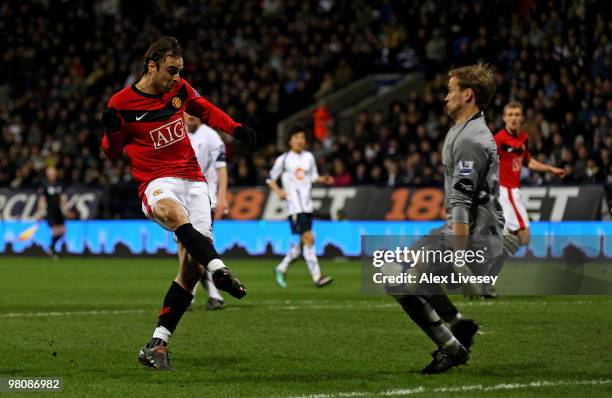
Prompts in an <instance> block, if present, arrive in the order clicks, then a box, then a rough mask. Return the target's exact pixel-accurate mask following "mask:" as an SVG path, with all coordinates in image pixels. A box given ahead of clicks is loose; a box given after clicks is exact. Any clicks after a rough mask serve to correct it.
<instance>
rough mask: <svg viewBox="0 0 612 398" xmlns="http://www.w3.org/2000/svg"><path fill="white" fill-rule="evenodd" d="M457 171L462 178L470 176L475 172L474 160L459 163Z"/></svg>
mask: <svg viewBox="0 0 612 398" xmlns="http://www.w3.org/2000/svg"><path fill="white" fill-rule="evenodd" d="M457 170H458V173H459V175H460V176H468V175H470V174H472V173H473V172H474V161H473V160H460V161H459V162H458V163H457Z"/></svg>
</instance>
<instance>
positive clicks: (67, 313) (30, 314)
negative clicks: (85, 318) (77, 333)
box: [0, 310, 151, 318]
mask: <svg viewBox="0 0 612 398" xmlns="http://www.w3.org/2000/svg"><path fill="white" fill-rule="evenodd" d="M145 312H148V313H150V312H151V311H149V310H91V311H50V312H10V313H8V314H0V318H36V317H42V316H71V315H120V314H137V313H145Z"/></svg>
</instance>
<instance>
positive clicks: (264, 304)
mask: <svg viewBox="0 0 612 398" xmlns="http://www.w3.org/2000/svg"><path fill="white" fill-rule="evenodd" d="M273 303H274V304H273ZM311 303H313V304H311ZM314 303H316V301H313V300H305V301H295V304H293V302H292V301H260V302H255V303H254V304H253V305H252V306H251V308H253V307H254V308H263V309H273V310H283V311H295V310H326V309H329V310H349V309H384V308H398V304H396V303H394V302H388V303H379V304H373V303H370V302H367V301H355V302H343V303H339V304H331V303H330V304H314ZM610 303H612V300H602V301H591V300H577V301H514V300H512V301H469V302H463V303H460V304H459V306H460V307H466V306H476V307H489V306H500V305H502V306H521V305H590V304H610ZM302 304H306V305H302ZM226 310H232V311H239V310H241V307H240V306H233V307H232V306H230V307H228V308H227V309H226ZM155 311H156V309H129V310H89V311H49V312H10V313H6V314H2V313H0V318H35V317H45V316H73V315H121V314H139V313H151V312H155Z"/></svg>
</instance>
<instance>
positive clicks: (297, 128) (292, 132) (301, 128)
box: [287, 124, 308, 142]
mask: <svg viewBox="0 0 612 398" xmlns="http://www.w3.org/2000/svg"><path fill="white" fill-rule="evenodd" d="M300 133H304V135H305V136H308V134H307V133H306V128H304V126H302V125H300V124H296V125H295V126H293V127H291V128H290V129H289V134H288V135H287V142H289V141H290V140H291V137H293V136H294V135H296V134H300Z"/></svg>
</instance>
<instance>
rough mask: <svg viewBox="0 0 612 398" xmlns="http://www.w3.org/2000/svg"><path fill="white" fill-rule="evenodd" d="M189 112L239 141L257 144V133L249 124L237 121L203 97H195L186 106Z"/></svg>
mask: <svg viewBox="0 0 612 398" xmlns="http://www.w3.org/2000/svg"><path fill="white" fill-rule="evenodd" d="M186 111H187V113H189V114H190V115H194V116H197V117H199V118H200V120H201V121H202V123H205V124H207V125H209V126H210V127H212V128H214V129H218V130H221V131H223V132H224V133H226V134H229V135H231V136H233V137H234V138H235V139H237V140H239V141H243V142H246V143H248V144H249V145H255V144H256V143H257V133H256V132H255V130H253V129H252V128H250V127H249V126H245V125H242V124H240V123H237V122H236V121H234V119H232V118H231V117H230V116H229V115H228V114H227V113H225V112H223V111H222V110H221V109H219V108H217V107H216V106H215V105H213V104H212V103H210V102H209V101H207V100H206V99H204V98H203V97H195V98H193V99H192V100H191V101H189V103H188V104H187V107H186Z"/></svg>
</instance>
